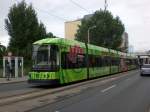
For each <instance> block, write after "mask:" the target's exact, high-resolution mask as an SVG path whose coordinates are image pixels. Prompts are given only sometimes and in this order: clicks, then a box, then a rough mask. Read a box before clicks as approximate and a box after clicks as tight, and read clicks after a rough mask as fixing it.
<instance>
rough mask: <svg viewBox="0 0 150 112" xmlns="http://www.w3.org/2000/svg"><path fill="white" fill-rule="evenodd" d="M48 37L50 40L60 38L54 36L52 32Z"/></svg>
mask: <svg viewBox="0 0 150 112" xmlns="http://www.w3.org/2000/svg"><path fill="white" fill-rule="evenodd" d="M46 37H48V38H58V37H56V36H55V35H53V33H51V32H49V33H47V34H46Z"/></svg>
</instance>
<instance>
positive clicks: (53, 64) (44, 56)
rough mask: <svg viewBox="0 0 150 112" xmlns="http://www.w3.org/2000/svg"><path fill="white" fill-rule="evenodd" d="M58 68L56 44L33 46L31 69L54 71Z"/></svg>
mask: <svg viewBox="0 0 150 112" xmlns="http://www.w3.org/2000/svg"><path fill="white" fill-rule="evenodd" d="M58 68H59V51H58V46H56V45H34V46H33V70H34V71H56V70H58Z"/></svg>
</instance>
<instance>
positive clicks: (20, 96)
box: [0, 71, 135, 106]
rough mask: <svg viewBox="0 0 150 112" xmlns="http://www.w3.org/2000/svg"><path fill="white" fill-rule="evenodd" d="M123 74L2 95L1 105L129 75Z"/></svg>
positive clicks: (0, 98) (102, 82)
mask: <svg viewBox="0 0 150 112" xmlns="http://www.w3.org/2000/svg"><path fill="white" fill-rule="evenodd" d="M130 72H132V71H130ZM134 72H135V71H134ZM122 74H124V75H119V74H116V75H111V76H108V77H104V78H99V79H95V80H89V81H85V82H80V83H76V84H73V85H67V86H61V87H58V88H49V89H46V90H34V91H31V92H27V93H22V94H16V95H10V96H3V97H0V106H6V105H10V104H13V103H17V102H20V101H26V100H30V99H36V98H39V97H42V96H45V95H49V94H55V93H58V92H62V91H65V90H70V89H73V88H75V87H79V86H83V85H87V84H89V83H90V84H92V83H94V82H98V81H100V82H101V84H104V83H106V82H108V81H113V80H116V79H117V78H121V77H124V76H127V74H126V73H122Z"/></svg>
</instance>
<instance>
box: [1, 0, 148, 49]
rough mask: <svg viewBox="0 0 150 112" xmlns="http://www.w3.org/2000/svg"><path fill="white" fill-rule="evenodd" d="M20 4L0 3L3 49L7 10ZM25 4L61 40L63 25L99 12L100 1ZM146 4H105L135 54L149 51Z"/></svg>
mask: <svg viewBox="0 0 150 112" xmlns="http://www.w3.org/2000/svg"><path fill="white" fill-rule="evenodd" d="M17 1H21V0H0V42H1V43H2V44H3V45H7V44H8V42H9V36H8V34H7V31H6V30H5V27H4V25H5V24H4V19H5V18H7V14H8V11H9V8H10V7H11V6H12V5H13V4H14V3H17ZM73 1H75V2H76V3H78V4H80V5H81V6H82V8H84V9H86V10H84V9H82V8H80V7H78V6H77V5H75V4H74V3H72V2H71V0H26V2H27V3H28V4H30V3H32V4H33V7H34V8H35V10H36V12H37V15H38V19H39V21H42V22H43V23H44V24H45V26H46V29H47V31H48V32H52V33H53V34H54V35H56V36H59V37H64V22H65V21H70V20H75V19H78V18H82V17H83V16H84V15H86V14H89V13H93V12H94V11H96V10H98V9H100V8H102V9H104V0H89V1H87V0H73ZM149 6H150V0H108V10H109V11H111V12H112V13H113V15H114V16H116V15H118V16H119V17H120V19H121V20H122V22H123V23H124V24H125V28H126V32H128V34H129V43H130V45H133V46H134V50H135V51H141V50H142V51H143V50H150V43H149V41H150V14H149V10H150V7H149Z"/></svg>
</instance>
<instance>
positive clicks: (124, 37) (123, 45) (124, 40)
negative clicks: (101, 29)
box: [120, 32, 129, 52]
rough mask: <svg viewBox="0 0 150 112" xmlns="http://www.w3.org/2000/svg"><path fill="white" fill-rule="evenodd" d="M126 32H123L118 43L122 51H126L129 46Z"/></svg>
mask: <svg viewBox="0 0 150 112" xmlns="http://www.w3.org/2000/svg"><path fill="white" fill-rule="evenodd" d="M128 38H129V37H128V33H127V32H124V33H123V35H122V43H121V45H120V49H121V51H122V52H128V48H129V39H128Z"/></svg>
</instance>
